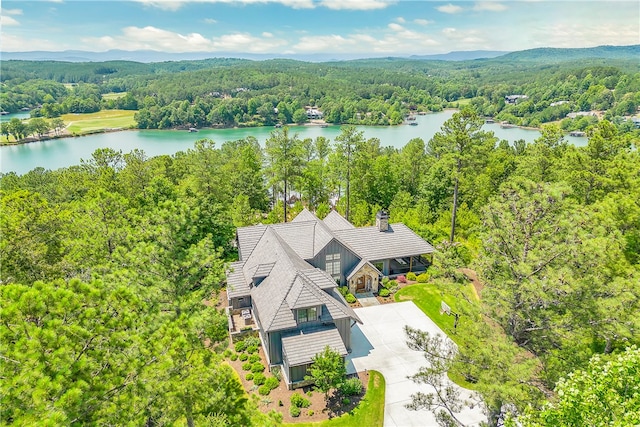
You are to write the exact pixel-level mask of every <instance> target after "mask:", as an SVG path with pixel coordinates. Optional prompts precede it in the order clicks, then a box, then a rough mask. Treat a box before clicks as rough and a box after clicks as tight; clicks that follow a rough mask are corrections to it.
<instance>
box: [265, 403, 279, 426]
mask: <svg viewBox="0 0 640 427" xmlns="http://www.w3.org/2000/svg"><path fill="white" fill-rule="evenodd" d="M280 406H282V405H280ZM267 416H268V417H269V418H270V419H272V420H273V421H275V422H276V424H277V425H280V424H282V414H281V413H280V412H278V411H276V410H275V409H272V410H270V411H269V412H267Z"/></svg>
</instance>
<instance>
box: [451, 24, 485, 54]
mask: <svg viewBox="0 0 640 427" xmlns="http://www.w3.org/2000/svg"><path fill="white" fill-rule="evenodd" d="M442 35H444V36H445V37H446V38H447V39H449V40H453V41H455V42H456V46H458V48H459V49H458V50H466V49H477V48H484V47H485V46H486V43H487V40H486V39H485V37H483V36H482V34H481V33H480V32H479V31H478V30H458V29H457V28H453V27H448V28H444V29H443V30H442Z"/></svg>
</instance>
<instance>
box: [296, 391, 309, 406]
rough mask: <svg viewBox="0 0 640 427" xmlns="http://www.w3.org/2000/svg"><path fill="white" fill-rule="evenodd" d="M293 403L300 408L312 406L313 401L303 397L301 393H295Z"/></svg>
mask: <svg viewBox="0 0 640 427" xmlns="http://www.w3.org/2000/svg"><path fill="white" fill-rule="evenodd" d="M291 405H293V406H297V407H298V408H308V407H309V406H311V401H310V400H309V399H305V398H304V397H302V395H301V394H300V393H293V394H292V395H291Z"/></svg>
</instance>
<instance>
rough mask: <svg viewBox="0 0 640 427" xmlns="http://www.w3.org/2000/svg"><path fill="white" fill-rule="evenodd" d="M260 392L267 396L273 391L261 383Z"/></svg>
mask: <svg viewBox="0 0 640 427" xmlns="http://www.w3.org/2000/svg"><path fill="white" fill-rule="evenodd" d="M258 393H259V394H261V395H262V396H267V395H268V394H269V393H271V389H270V388H269V387H267V386H266V385H261V386H260V387H259V388H258Z"/></svg>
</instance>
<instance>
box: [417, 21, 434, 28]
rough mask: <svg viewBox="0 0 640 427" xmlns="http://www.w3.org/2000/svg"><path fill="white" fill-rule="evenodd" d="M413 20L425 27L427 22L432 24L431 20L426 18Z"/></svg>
mask: <svg viewBox="0 0 640 427" xmlns="http://www.w3.org/2000/svg"><path fill="white" fill-rule="evenodd" d="M413 22H415V23H416V24H418V25H422V26H424V27H426V26H427V25H429V24H433V21H429V20H428V19H414V20H413Z"/></svg>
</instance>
